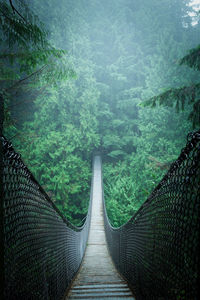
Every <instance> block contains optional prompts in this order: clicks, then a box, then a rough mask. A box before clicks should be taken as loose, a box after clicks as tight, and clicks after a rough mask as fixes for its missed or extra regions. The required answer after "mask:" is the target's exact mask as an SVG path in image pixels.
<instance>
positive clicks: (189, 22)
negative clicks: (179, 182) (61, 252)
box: [0, 0, 200, 226]
mask: <svg viewBox="0 0 200 300" xmlns="http://www.w3.org/2000/svg"><path fill="white" fill-rule="evenodd" d="M11 2H12V1H11ZM12 3H13V4H14V7H15V9H13V7H12V6H11V5H10V4H11V3H10V1H6V0H5V1H2V0H1V1H0V12H1V16H0V27H1V34H0V41H1V45H0V47H1V55H0V74H1V75H0V76H1V77H0V84H1V87H2V90H3V93H4V97H5V99H6V103H5V110H6V111H5V112H6V120H5V127H4V133H5V135H6V136H7V137H8V138H9V139H11V140H12V142H13V143H14V146H15V147H16V149H17V150H18V151H19V152H20V153H21V154H22V156H23V159H24V160H25V161H26V163H27V164H28V166H29V167H30V169H31V170H32V172H33V173H34V175H35V176H36V177H37V179H38V181H39V182H40V183H41V184H42V185H43V187H44V188H45V190H46V191H48V193H49V194H50V196H51V197H52V199H53V200H54V201H55V203H56V205H57V206H58V207H59V208H60V209H61V210H62V211H63V213H64V214H65V215H66V216H67V217H68V218H69V219H70V220H71V221H73V222H74V223H76V224H79V223H80V222H81V220H82V219H83V218H84V215H85V213H86V211H87V205H88V200H89V187H90V178H91V158H92V153H93V151H94V150H95V149H98V150H100V151H101V152H102V154H103V160H104V183H105V198H106V205H107V209H108V214H109V217H110V219H111V222H112V224H113V225H115V226H119V225H120V224H122V223H123V222H126V221H127V220H128V219H129V218H130V217H131V216H132V215H133V214H134V213H135V211H136V210H137V209H138V208H139V207H140V205H141V204H142V203H143V202H144V201H145V200H146V198H147V197H148V195H149V194H150V192H151V191H152V189H153V188H154V187H155V185H156V184H157V183H158V182H159V180H160V179H161V178H162V176H163V174H164V173H165V172H166V171H167V169H168V168H169V165H170V163H171V162H172V161H173V160H174V159H176V157H177V156H178V154H179V152H180V150H181V148H182V147H183V146H184V144H185V138H186V135H187V133H188V132H189V131H191V130H192V129H193V127H194V128H195V127H197V126H199V124H200V102H199V99H200V73H199V46H198V45H199V36H200V28H199V23H198V21H199V20H198V12H197V11H194V10H193V7H192V6H189V4H190V1H189V0H143V1H133V0H101V1H100V0H76V1H74V0H68V1H66V0H60V1H59V2H58V1H56V0H50V1H47V2H45V3H43V2H41V1H38V0H35V1H32V2H31V3H30V2H29V1H25V0H24V1H15V2H14V1H13V2H12ZM191 12H192V13H193V16H192V15H191ZM36 16H37V17H36ZM191 49H192V50H191ZM157 104H159V105H157ZM151 106H153V107H154V108H152V107H151Z"/></svg>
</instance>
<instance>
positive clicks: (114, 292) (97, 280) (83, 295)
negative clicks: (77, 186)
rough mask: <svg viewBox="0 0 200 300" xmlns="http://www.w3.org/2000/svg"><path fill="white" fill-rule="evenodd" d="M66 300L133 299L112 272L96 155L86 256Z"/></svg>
mask: <svg viewBox="0 0 200 300" xmlns="http://www.w3.org/2000/svg"><path fill="white" fill-rule="evenodd" d="M65 299H115V300H116V299H134V298H133V295H132V293H131V291H130V289H129V287H128V285H127V283H126V282H125V281H124V280H123V279H122V278H121V277H120V275H119V274H118V272H117V270H116V269H115V267H114V265H113V263H112V260H111V258H110V255H109V253H108V249H107V245H106V237H105V232H104V221H103V205H102V186H101V159H100V157H99V156H95V159H94V181H93V195H92V215H91V225H90V232H89V239H88V244H87V248H86V253H85V256H84V259H83V263H82V266H81V268H80V270H79V273H78V275H77V276H76V278H75V280H74V282H73V284H72V287H71V289H70V291H69V294H68V296H67V297H66V298H65Z"/></svg>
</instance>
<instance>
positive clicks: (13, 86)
mask: <svg viewBox="0 0 200 300" xmlns="http://www.w3.org/2000/svg"><path fill="white" fill-rule="evenodd" d="M46 67H47V65H44V66H43V67H41V68H40V69H39V70H37V71H35V72H33V73H31V74H30V75H29V76H27V77H25V78H22V79H20V80H18V81H17V82H16V83H15V84H13V85H12V86H10V87H8V88H7V89H5V92H7V91H9V90H10V89H13V88H15V87H16V86H18V85H19V84H21V83H22V82H23V81H25V80H27V79H29V78H31V77H32V76H34V75H36V74H38V73H39V72H41V71H42V70H44V69H45V68H46Z"/></svg>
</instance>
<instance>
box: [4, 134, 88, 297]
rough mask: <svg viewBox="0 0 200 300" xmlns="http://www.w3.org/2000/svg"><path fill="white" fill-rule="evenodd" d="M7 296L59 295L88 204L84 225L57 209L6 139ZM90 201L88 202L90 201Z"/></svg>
mask: <svg viewBox="0 0 200 300" xmlns="http://www.w3.org/2000/svg"><path fill="white" fill-rule="evenodd" d="M1 142H2V144H3V182H4V195H3V198H4V202H3V206H4V236H5V259H4V261H5V269H4V270H5V284H6V285H5V293H4V295H5V299H6V300H18V299H20V300H23V299H24V300H36V299H37V300H40V299H45V300H47V299H52V300H59V299H62V298H63V297H64V294H65V292H66V289H67V288H68V287H69V285H70V283H71V281H72V279H73V277H74V275H75V274H76V272H77V271H78V269H79V266H80V263H81V260H82V257H83V254H84V251H85V247H86V241H87V237H88V230H89V223H90V214H91V209H90V207H91V205H90V206H89V210H88V215H87V218H86V221H85V223H84V225H83V226H82V227H75V226H73V225H72V224H71V223H69V222H68V221H67V220H66V219H65V217H63V215H62V214H61V213H60V212H59V210H58V209H57V208H56V206H55V205H54V203H53V202H52V201H51V200H50V199H49V197H48V195H47V194H46V193H45V192H44V191H43V189H42V188H41V187H40V185H39V184H38V183H37V182H36V180H35V179H34V177H33V175H32V174H31V173H30V171H29V170H28V169H27V167H26V166H25V165H24V163H23V162H22V160H21V159H20V156H19V155H18V154H17V153H16V152H15V151H14V149H13V148H12V145H11V144H10V143H9V142H8V141H7V140H6V139H5V138H4V137H2V138H1ZM90 203H91V201H90Z"/></svg>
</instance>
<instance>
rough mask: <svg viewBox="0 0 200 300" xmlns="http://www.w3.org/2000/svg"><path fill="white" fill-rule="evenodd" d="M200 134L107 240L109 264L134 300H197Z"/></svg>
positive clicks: (193, 136) (193, 135)
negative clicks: (127, 287) (112, 262)
mask: <svg viewBox="0 0 200 300" xmlns="http://www.w3.org/2000/svg"><path fill="white" fill-rule="evenodd" d="M199 212H200V130H199V131H197V132H195V133H191V134H189V135H188V142H187V145H186V147H185V148H184V149H183V150H182V152H181V154H180V156H179V158H178V159H177V161H175V162H174V163H173V164H172V165H171V167H170V170H169V171H168V173H167V174H166V175H165V177H164V178H163V180H162V181H161V182H160V183H159V185H158V186H157V187H156V188H155V190H154V191H153V192H152V194H151V195H150V197H149V198H148V199H147V201H146V202H145V203H144V204H143V205H142V207H141V208H140V209H139V211H138V212H137V213H136V214H135V215H134V216H133V217H132V218H131V219H130V220H129V221H128V222H127V223H126V224H125V225H123V226H121V227H119V228H113V227H112V226H111V225H110V223H109V219H108V217H107V214H106V208H105V202H104V219H105V231H106V238H107V242H108V246H109V250H110V254H111V256H112V258H113V261H114V263H115V265H116V267H117V269H118V270H119V272H120V273H121V274H122V275H123V276H124V278H125V279H127V281H128V283H129V284H130V286H131V287H132V289H133V292H134V294H135V296H136V299H137V300H138V299H141V300H144V299H152V300H153V299H155V300H157V299H159V300H162V299H163V300H166V299H170V300H173V299H177V300H178V299H180V300H184V299H187V300H197V299H199V295H198V279H199V278H198V275H199V274H198V268H199V250H200V249H199V217H200V214H199Z"/></svg>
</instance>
